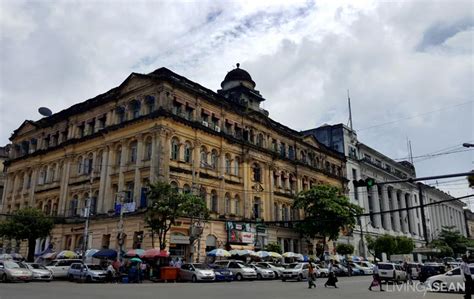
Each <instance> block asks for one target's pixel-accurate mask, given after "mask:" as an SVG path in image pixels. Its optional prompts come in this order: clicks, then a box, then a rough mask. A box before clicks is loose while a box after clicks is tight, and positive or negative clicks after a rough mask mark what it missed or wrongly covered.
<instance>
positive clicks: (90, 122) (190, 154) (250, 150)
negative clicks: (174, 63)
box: [1, 66, 347, 259]
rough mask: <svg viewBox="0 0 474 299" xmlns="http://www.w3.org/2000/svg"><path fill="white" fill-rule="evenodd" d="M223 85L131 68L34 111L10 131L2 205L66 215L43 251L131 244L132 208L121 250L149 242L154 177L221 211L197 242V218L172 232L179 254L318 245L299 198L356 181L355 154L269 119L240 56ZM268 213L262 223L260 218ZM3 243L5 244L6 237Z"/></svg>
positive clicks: (170, 238) (165, 71)
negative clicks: (147, 218)
mask: <svg viewBox="0 0 474 299" xmlns="http://www.w3.org/2000/svg"><path fill="white" fill-rule="evenodd" d="M221 87H222V89H221V90H219V91H218V92H217V93H216V92H213V91H211V90H209V89H207V88H205V87H203V86H201V85H199V84H197V83H195V82H192V81H190V80H188V79H186V78H184V77H182V76H180V75H178V74H176V73H173V72H172V71H170V70H168V69H166V68H160V69H158V70H156V71H154V72H152V73H149V74H137V73H132V74H131V75H130V76H129V77H128V78H127V79H126V80H125V81H124V82H123V83H122V84H121V85H120V86H118V87H116V88H113V89H111V90H109V91H108V92H106V93H104V94H101V95H98V96H97V97H95V98H92V99H89V100H87V101H85V102H82V103H79V104H76V105H74V106H72V107H70V108H68V109H66V110H63V111H61V112H58V113H56V114H53V115H52V116H50V117H46V118H43V119H41V120H39V121H28V120H27V121H25V122H24V123H23V124H22V125H21V126H20V127H19V128H18V129H17V130H15V131H14V133H13V134H12V137H11V141H12V151H11V155H10V160H9V161H8V164H7V173H6V184H5V190H4V200H3V202H2V206H1V211H2V212H3V213H11V212H13V211H15V210H17V209H19V208H21V207H24V206H35V207H38V208H40V209H42V210H43V211H44V212H45V213H46V214H49V215H51V216H55V217H57V218H58V219H59V222H61V223H60V224H57V225H56V227H55V228H54V230H53V232H52V234H51V236H50V237H49V238H48V239H46V240H41V241H38V244H37V252H41V251H42V250H44V249H45V248H47V247H48V245H49V244H50V243H52V244H53V246H54V248H55V249H56V250H61V249H70V250H81V249H83V248H84V245H83V244H84V237H83V234H84V217H83V216H84V215H83V212H84V210H85V207H86V202H87V200H89V201H90V214H91V216H90V227H89V231H90V234H89V235H88V239H87V244H88V246H87V247H88V248H104V247H105V248H114V249H118V248H119V247H120V245H121V244H119V241H120V240H121V239H120V238H118V234H119V232H120V229H121V228H120V227H119V217H118V214H119V213H118V211H120V209H122V210H125V211H126V213H125V216H124V226H123V229H124V233H125V237H124V243H123V247H122V248H123V249H131V248H146V249H148V248H151V247H153V246H156V247H157V246H158V244H152V239H151V235H150V232H149V231H148V229H147V228H146V227H145V224H144V220H143V218H144V212H145V211H146V207H147V204H148V203H147V198H146V185H147V183H148V182H154V181H156V180H163V181H166V182H169V183H170V184H172V185H173V186H175V187H176V188H178V189H179V190H180V191H181V192H194V193H195V194H200V195H201V196H202V197H203V198H205V200H206V203H207V206H208V208H209V210H211V218H212V219H211V221H208V222H206V223H205V224H204V229H203V234H202V237H201V239H200V240H199V241H198V242H196V243H194V244H192V245H191V244H189V243H190V242H189V234H190V221H189V219H182V220H181V221H179V222H178V223H177V224H176V226H174V227H173V228H172V229H171V231H170V234H169V235H168V240H167V241H168V242H167V244H169V248H168V249H169V250H170V253H171V255H172V256H173V255H175V256H181V257H184V258H186V259H191V257H194V256H193V254H196V252H198V249H199V248H200V251H199V253H198V254H200V256H201V257H202V256H204V253H205V250H210V249H213V248H216V247H225V246H231V247H232V248H251V249H254V248H257V249H258V248H262V247H263V246H265V245H266V244H267V243H269V242H279V243H280V244H281V245H282V248H283V250H284V251H294V252H301V253H309V254H311V253H313V252H314V248H315V243H314V242H315V241H314V240H302V239H301V238H300V236H299V235H298V234H297V233H296V232H295V231H294V230H293V229H292V228H291V227H290V225H281V226H276V225H274V226H270V225H264V224H263V223H264V222H265V221H289V220H293V219H294V220H297V219H300V217H301V216H302V214H301V211H297V210H292V209H291V204H292V196H293V195H294V194H295V193H296V192H298V191H301V190H305V189H309V188H310V187H311V186H312V185H314V184H321V183H327V184H331V185H334V186H337V187H339V188H341V189H344V188H345V187H346V183H347V180H346V178H345V158H344V155H342V154H340V153H338V152H337V151H334V150H331V149H329V148H327V147H326V146H324V145H322V144H321V143H319V142H318V141H317V140H316V139H315V138H314V137H312V136H306V135H304V134H301V133H300V132H297V131H294V130H292V129H290V128H288V127H286V126H284V125H282V124H279V123H277V122H275V121H273V120H272V119H271V118H269V117H268V112H267V111H265V110H263V109H261V108H260V103H261V102H262V101H264V100H265V99H264V98H263V97H262V96H261V95H260V93H259V91H257V90H255V82H254V81H253V80H252V78H251V77H250V75H249V74H248V73H247V72H246V71H244V70H242V69H240V68H239V66H237V68H236V69H234V70H232V71H230V72H229V73H228V74H227V75H226V76H225V79H224V81H223V82H222V84H221ZM256 223H260V224H256ZM4 246H5V245H4Z"/></svg>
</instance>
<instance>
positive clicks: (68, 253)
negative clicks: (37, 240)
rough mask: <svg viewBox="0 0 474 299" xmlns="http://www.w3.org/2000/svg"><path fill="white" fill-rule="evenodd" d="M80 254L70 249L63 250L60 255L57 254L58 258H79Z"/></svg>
mask: <svg viewBox="0 0 474 299" xmlns="http://www.w3.org/2000/svg"><path fill="white" fill-rule="evenodd" d="M78 257H79V256H78V255H77V254H76V253H75V252H74V251H70V250H63V251H61V252H60V253H58V255H56V258H57V259H75V258H78Z"/></svg>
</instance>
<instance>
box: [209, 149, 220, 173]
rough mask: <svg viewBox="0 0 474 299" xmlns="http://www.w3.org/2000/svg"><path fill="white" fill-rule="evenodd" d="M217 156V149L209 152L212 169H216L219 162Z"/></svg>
mask: <svg viewBox="0 0 474 299" xmlns="http://www.w3.org/2000/svg"><path fill="white" fill-rule="evenodd" d="M218 159H219V156H218V154H217V151H216V150H215V149H213V150H212V152H211V167H212V168H213V169H217V167H218V165H219V163H218Z"/></svg>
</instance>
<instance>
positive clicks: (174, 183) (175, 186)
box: [170, 181, 179, 192]
mask: <svg viewBox="0 0 474 299" xmlns="http://www.w3.org/2000/svg"><path fill="white" fill-rule="evenodd" d="M170 186H171V189H172V190H173V191H175V192H178V191H179V185H178V183H177V182H175V181H172V182H171V183H170Z"/></svg>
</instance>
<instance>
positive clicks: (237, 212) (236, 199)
mask: <svg viewBox="0 0 474 299" xmlns="http://www.w3.org/2000/svg"><path fill="white" fill-rule="evenodd" d="M234 211H235V215H237V216H240V197H239V195H238V194H236V195H235V197H234Z"/></svg>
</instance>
